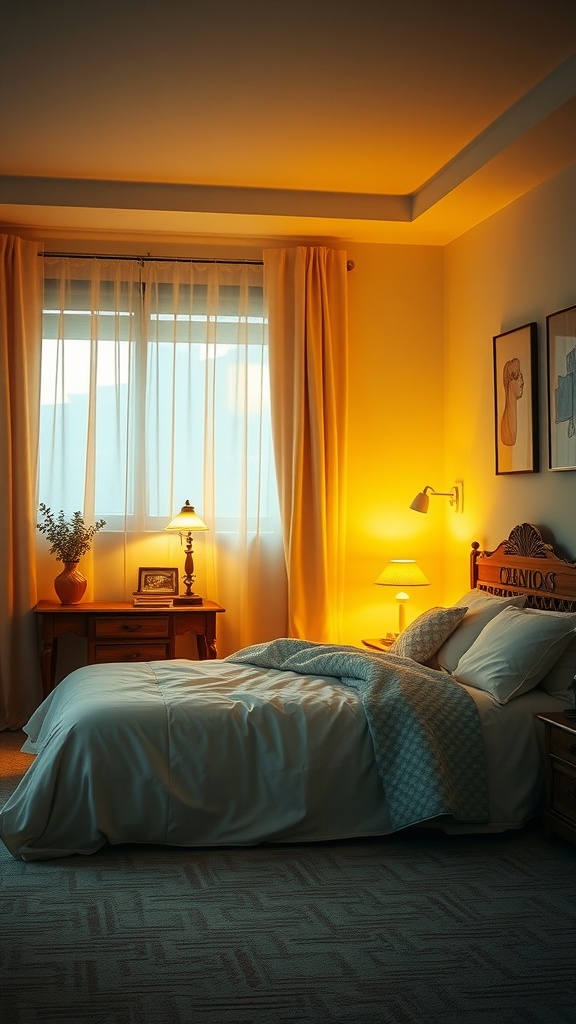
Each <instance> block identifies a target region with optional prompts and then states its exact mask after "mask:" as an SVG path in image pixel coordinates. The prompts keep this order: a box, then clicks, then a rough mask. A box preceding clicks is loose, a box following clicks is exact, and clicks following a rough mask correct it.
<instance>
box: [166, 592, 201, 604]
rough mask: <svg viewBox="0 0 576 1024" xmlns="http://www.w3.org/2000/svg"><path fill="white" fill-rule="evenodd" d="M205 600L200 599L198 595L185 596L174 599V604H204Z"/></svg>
mask: <svg viewBox="0 0 576 1024" xmlns="http://www.w3.org/2000/svg"><path fill="white" fill-rule="evenodd" d="M202 600H203V598H201V597H198V595H197V594H188V596H186V595H185V594H184V595H182V596H181V597H173V598H172V604H202Z"/></svg>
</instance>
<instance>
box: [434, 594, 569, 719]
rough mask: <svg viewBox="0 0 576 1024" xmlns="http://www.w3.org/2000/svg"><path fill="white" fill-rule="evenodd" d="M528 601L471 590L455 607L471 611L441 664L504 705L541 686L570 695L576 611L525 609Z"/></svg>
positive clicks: (442, 655) (439, 654) (444, 648)
mask: <svg viewBox="0 0 576 1024" xmlns="http://www.w3.org/2000/svg"><path fill="white" fill-rule="evenodd" d="M525 603H526V598H525V597H524V596H520V597H511V598H508V597H506V598H500V597H494V596H493V595H492V594H486V593H484V592H483V591H481V590H472V591H470V592H469V593H468V594H465V595H464V597H462V598H461V599H460V601H458V602H456V605H455V606H454V607H459V606H464V607H467V608H468V611H467V613H466V615H465V616H464V618H463V619H462V622H461V623H460V624H459V625H458V626H457V628H456V629H455V630H454V631H453V633H452V634H451V635H450V636H449V637H448V638H447V639H446V641H445V642H444V643H443V644H442V646H441V647H440V649H439V650H438V652H437V655H436V658H437V662H438V665H439V666H440V667H441V668H443V669H445V670H446V671H447V672H450V673H451V675H452V676H453V677H454V678H455V679H457V680H458V682H460V683H465V684H466V685H468V686H473V687H475V688H476V689H479V690H484V691H485V692H486V693H488V694H490V696H491V697H492V698H493V699H494V700H495V701H496V702H497V703H498V704H506V703H507V701H509V700H511V699H512V698H513V697H517V696H519V695H520V694H521V693H526V692H527V691H528V690H531V689H533V688H534V687H535V686H538V685H539V684H540V686H541V687H542V688H543V689H545V690H547V692H548V693H550V694H555V695H559V694H560V693H562V694H566V693H570V692H571V689H570V688H571V686H572V682H573V680H574V676H575V674H576V614H574V615H573V614H569V613H566V612H548V611H539V610H537V609H533V608H525V607H524V605H525ZM572 700H573V695H572Z"/></svg>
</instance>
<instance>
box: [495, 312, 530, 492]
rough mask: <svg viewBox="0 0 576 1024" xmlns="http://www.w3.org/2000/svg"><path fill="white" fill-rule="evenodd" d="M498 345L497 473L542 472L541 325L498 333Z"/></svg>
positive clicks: (496, 379) (496, 372)
mask: <svg viewBox="0 0 576 1024" xmlns="http://www.w3.org/2000/svg"><path fill="white" fill-rule="evenodd" d="M493 344H494V417H495V422H494V432H495V447H496V474H497V475H501V474H504V473H537V472H538V325H537V323H536V322H535V321H534V322H532V323H529V324H524V325H523V326H522V327H516V328H514V330H511V331H506V332H505V333H504V334H497V335H495V337H494V338H493Z"/></svg>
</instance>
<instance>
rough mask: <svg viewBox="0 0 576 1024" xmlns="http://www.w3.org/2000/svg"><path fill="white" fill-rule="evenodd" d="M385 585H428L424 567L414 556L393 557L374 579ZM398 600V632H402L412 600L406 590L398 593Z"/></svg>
mask: <svg viewBox="0 0 576 1024" xmlns="http://www.w3.org/2000/svg"><path fill="white" fill-rule="evenodd" d="M374 582H375V583H378V584H379V585H380V586H383V587H428V586H430V583H429V581H428V580H427V579H426V577H425V575H424V573H423V572H422V569H421V568H420V566H419V565H416V562H415V561H414V559H413V558H392V559H391V560H390V561H389V562H388V563H387V565H385V566H384V568H383V570H382V572H381V573H380V575H379V577H378V579H377V580H375V581H374ZM396 600H397V601H398V632H399V633H401V632H402V630H403V629H404V627H405V625H406V608H405V605H406V601H409V600H410V597H409V595H408V594H406V593H404V591H402V590H401V591H400V593H398V594H396Z"/></svg>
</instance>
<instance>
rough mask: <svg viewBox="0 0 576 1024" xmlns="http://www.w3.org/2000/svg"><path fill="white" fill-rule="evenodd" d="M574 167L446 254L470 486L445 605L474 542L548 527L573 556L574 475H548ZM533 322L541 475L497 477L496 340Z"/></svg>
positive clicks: (569, 263) (457, 523) (459, 433)
mask: <svg viewBox="0 0 576 1024" xmlns="http://www.w3.org/2000/svg"><path fill="white" fill-rule="evenodd" d="M575 200H576V165H572V166H571V167H569V168H568V169H566V170H565V171H563V172H562V173H561V174H559V175H557V176H556V177H555V178H553V179H551V180H550V181H548V182H546V183H545V184H543V185H541V186H540V187H539V188H537V189H535V190H534V191H532V192H530V193H528V194H527V195H525V196H523V197H522V198H521V199H519V200H517V201H516V202H515V203H513V204H511V205H510V206H508V207H506V208H505V209H503V210H501V211H500V212H499V213H497V214H495V215H494V216H493V217H491V218H490V219H488V220H487V221H484V223H482V224H480V225H479V226H478V227H476V228H474V229H473V230H472V231H470V232H468V233H467V234H466V235H463V236H462V237H461V238H459V239H457V240H456V241H454V242H453V243H451V244H450V245H448V246H446V248H445V251H444V260H445V268H444V270H445V275H444V289H445V297H446V299H445V319H446V343H445V371H446V375H445V398H446V472H447V476H448V477H462V478H463V479H464V481H465V487H466V510H465V513H464V515H463V516H461V517H454V518H453V519H452V520H451V521H449V528H448V533H447V544H446V556H447V575H446V592H445V598H446V600H447V601H449V600H452V599H454V598H456V597H458V596H459V595H460V594H461V593H462V592H463V588H464V589H465V588H466V586H467V582H468V581H467V578H466V577H465V574H464V573H463V571H462V564H463V557H464V555H465V551H466V550H467V549H468V548H469V544H470V542H471V541H472V540H474V539H475V540H478V541H479V542H480V544H481V546H482V547H485V548H487V549H489V550H492V549H493V548H494V547H496V546H497V544H498V543H499V542H500V541H501V540H503V539H504V538H505V537H506V536H507V535H508V533H509V532H510V530H511V528H512V527H513V526H515V525H516V523H518V522H532V523H534V524H535V525H536V526H538V527H547V528H548V529H549V530H550V531H551V533H552V535H553V538H554V539H555V541H556V542H557V543H558V544H559V545H560V546H561V547H562V548H563V550H564V553H565V555H566V556H567V557H570V558H571V559H576V517H575V515H574V509H575V505H576V473H574V472H550V471H549V470H548V468H547V466H548V456H547V452H548V448H547V445H548V441H547V437H548V434H547V379H546V315H547V314H549V313H554V312H555V311H557V310H559V309H563V308H565V307H566V306H571V305H576V201H575ZM531 321H536V322H537V323H538V331H539V444H540V467H541V468H540V471H539V472H538V473H530V474H518V475H512V476H496V474H495V465H494V405H493V394H494V389H493V372H492V338H493V336H494V335H496V334H500V333H502V332H504V331H507V330H511V329H513V328H515V327H520V326H522V325H523V324H525V323H529V322H531Z"/></svg>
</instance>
